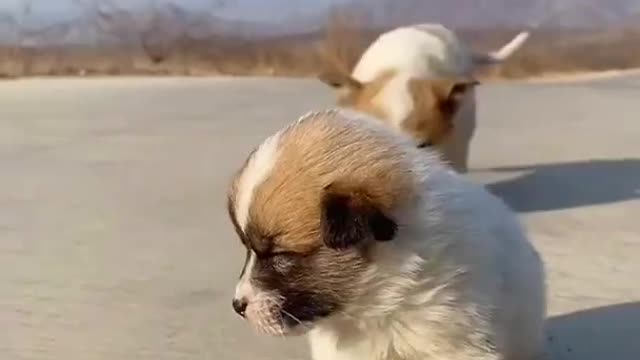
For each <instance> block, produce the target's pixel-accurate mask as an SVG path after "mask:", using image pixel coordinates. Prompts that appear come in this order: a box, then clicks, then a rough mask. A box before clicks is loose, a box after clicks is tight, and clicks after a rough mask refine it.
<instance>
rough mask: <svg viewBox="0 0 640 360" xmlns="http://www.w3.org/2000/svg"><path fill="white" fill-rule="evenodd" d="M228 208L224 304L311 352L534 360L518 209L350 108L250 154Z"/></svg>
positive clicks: (535, 265) (537, 308) (531, 270)
mask: <svg viewBox="0 0 640 360" xmlns="http://www.w3.org/2000/svg"><path fill="white" fill-rule="evenodd" d="M228 211H229V215H230V218H231V222H232V223H233V225H234V227H235V230H236V232H237V234H238V236H239V238H240V240H241V242H242V245H243V246H244V247H245V249H246V260H245V262H244V267H243V269H242V272H241V275H240V280H239V282H238V285H237V288H236V294H235V297H234V299H233V308H234V309H235V311H236V312H237V313H238V314H240V315H241V316H242V317H244V318H245V319H246V321H247V322H248V323H249V324H250V325H251V326H252V327H253V328H255V330H257V331H258V332H261V333H265V334H269V335H277V336H287V335H301V334H307V333H308V335H309V337H310V340H311V349H312V356H313V359H315V360H371V359H377V360H424V359H450V360H472V359H473V360H478V359H483V360H533V359H539V356H542V355H543V354H544V353H545V351H544V341H543V338H544V336H543V324H544V316H545V311H546V303H545V280H544V278H545V275H544V269H543V265H542V263H541V260H540V258H539V256H538V254H537V252H536V251H535V250H534V248H533V247H532V245H531V244H530V243H529V241H528V240H527V237H526V236H525V234H524V232H523V229H522V228H521V226H520V225H519V223H518V221H517V219H516V217H515V215H514V214H513V213H512V212H511V211H510V210H509V209H508V208H507V207H506V206H505V205H504V203H503V202H502V201H501V200H499V199H498V198H496V197H494V196H492V195H491V194H489V193H488V192H487V191H486V190H485V189H484V188H483V187H481V186H479V185H474V184H472V183H470V182H468V181H466V180H465V179H464V178H463V177H462V176H461V175H458V174H456V172H455V171H453V170H452V169H451V168H450V167H448V166H446V165H444V164H443V163H442V162H441V161H440V160H439V159H438V156H437V155H435V153H433V152H431V151H427V153H426V155H425V152H424V151H422V150H419V149H417V148H416V147H415V145H414V143H413V142H412V141H411V140H410V139H409V138H408V137H406V136H403V135H401V134H400V133H397V132H394V131H391V130H389V129H388V127H387V126H385V125H383V124H382V123H381V122H376V121H373V120H372V119H371V118H369V117H368V116H367V115H365V114H363V113H360V112H353V111H351V110H346V109H342V110H328V111H323V112H316V113H310V114H307V115H306V116H303V117H302V118H300V119H299V120H298V121H297V122H295V123H293V124H292V125H290V126H289V127H287V128H285V129H283V130H281V131H279V132H277V133H276V134H275V135H273V136H271V137H269V138H268V139H267V140H265V141H264V142H263V143H262V144H261V145H260V146H259V147H258V148H257V149H255V150H254V151H253V152H252V153H251V155H250V156H249V158H248V160H247V161H246V162H245V164H244V165H243V167H242V168H241V170H240V171H239V172H238V173H237V175H236V176H235V178H234V180H233V182H232V185H231V187H230V191H229V197H228Z"/></svg>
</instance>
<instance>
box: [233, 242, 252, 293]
mask: <svg viewBox="0 0 640 360" xmlns="http://www.w3.org/2000/svg"><path fill="white" fill-rule="evenodd" d="M255 266H256V254H255V253H254V252H253V251H251V252H250V253H249V259H248V260H247V265H246V266H245V268H244V272H243V273H242V277H241V278H240V280H239V281H238V285H236V294H235V298H236V299H238V300H242V299H245V300H247V301H251V300H252V299H253V298H254V297H255V295H256V291H255V289H254V288H253V285H251V273H252V272H253V268H254V267H255Z"/></svg>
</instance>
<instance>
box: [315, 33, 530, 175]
mask: <svg viewBox="0 0 640 360" xmlns="http://www.w3.org/2000/svg"><path fill="white" fill-rule="evenodd" d="M528 36H529V34H528V33H527V32H522V33H520V34H519V35H518V36H516V37H515V38H514V39H513V40H511V41H510V42H509V43H508V44H506V45H505V46H504V47H503V48H502V49H500V50H498V51H496V52H493V53H489V54H474V53H472V52H471V51H470V50H469V49H468V48H467V47H466V46H465V45H464V44H463V43H462V41H461V40H460V39H459V38H458V37H457V36H456V35H455V34H454V33H453V32H452V31H450V30H448V29H447V28H445V27H444V26H442V25H439V24H421V25H414V26H407V27H400V28H397V29H394V30H391V31H389V32H387V33H384V34H382V35H380V36H379V37H378V39H377V40H376V41H374V42H373V43H372V44H371V46H369V48H368V49H367V50H366V51H365V52H364V54H363V55H362V57H361V58H360V60H359V62H358V63H357V65H356V67H355V69H354V70H353V73H352V74H351V75H350V74H349V73H348V72H347V71H345V69H340V68H339V67H336V68H334V69H330V70H329V71H327V72H325V73H323V74H321V75H320V79H321V80H322V81H323V82H325V83H327V84H329V85H330V86H332V87H334V88H336V89H337V90H338V95H339V96H338V104H339V105H341V106H348V107H352V108H355V109H357V110H359V111H363V112H367V113H369V114H372V115H374V116H375V117H377V118H379V119H381V120H385V121H386V122H387V123H389V125H391V126H392V127H394V128H396V129H398V130H400V131H402V132H403V133H406V134H407V135H409V136H411V137H412V138H414V139H415V140H416V142H417V144H418V145H419V146H421V147H424V146H432V145H433V146H435V147H437V148H438V150H439V152H440V153H441V154H442V155H443V158H444V160H446V161H448V162H449V163H450V164H451V165H452V166H453V168H454V169H456V170H458V171H459V172H466V171H467V163H468V157H469V146H470V142H471V139H472V137H473V133H474V131H475V126H476V119H475V117H476V109H475V108H476V105H475V90H474V89H473V87H474V85H476V84H477V81H475V80H474V72H475V70H476V69H477V68H478V67H481V66H485V65H489V64H497V63H500V62H502V61H504V60H506V59H507V58H509V57H510V56H511V54H513V53H514V52H515V51H516V50H517V49H518V48H520V47H521V46H522V44H523V43H524V42H525V41H526V40H527V38H528Z"/></svg>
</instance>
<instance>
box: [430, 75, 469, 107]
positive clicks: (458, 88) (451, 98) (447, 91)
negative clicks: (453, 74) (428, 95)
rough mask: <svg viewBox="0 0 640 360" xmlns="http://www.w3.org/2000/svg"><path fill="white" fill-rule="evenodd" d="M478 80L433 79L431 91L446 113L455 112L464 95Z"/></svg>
mask: <svg viewBox="0 0 640 360" xmlns="http://www.w3.org/2000/svg"><path fill="white" fill-rule="evenodd" d="M479 84H480V82H479V81H478V80H476V79H474V78H471V77H469V78H445V79H437V80H434V81H433V85H432V86H433V91H434V94H435V95H436V98H437V99H438V102H439V103H440V106H441V109H442V110H443V111H445V112H447V113H448V114H453V113H455V112H456V111H457V110H458V108H459V107H460V104H461V102H462V99H463V98H464V95H465V94H466V93H467V91H469V90H471V89H472V88H474V87H475V86H477V85H479Z"/></svg>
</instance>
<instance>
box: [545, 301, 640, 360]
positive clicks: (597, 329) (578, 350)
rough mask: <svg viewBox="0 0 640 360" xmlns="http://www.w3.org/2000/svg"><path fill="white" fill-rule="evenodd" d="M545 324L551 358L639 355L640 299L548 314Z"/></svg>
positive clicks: (602, 359)
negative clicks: (583, 309)
mask: <svg viewBox="0 0 640 360" xmlns="http://www.w3.org/2000/svg"><path fill="white" fill-rule="evenodd" d="M547 326H548V334H549V336H548V339H549V345H550V351H551V355H552V356H551V359H552V360H638V359H640V302H635V303H626V304H619V305H611V306H605V307H600V308H595V309H589V310H585V311H579V312H575V313H571V314H566V315H561V316H556V317H552V318H551V319H549V321H548V325H547Z"/></svg>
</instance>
